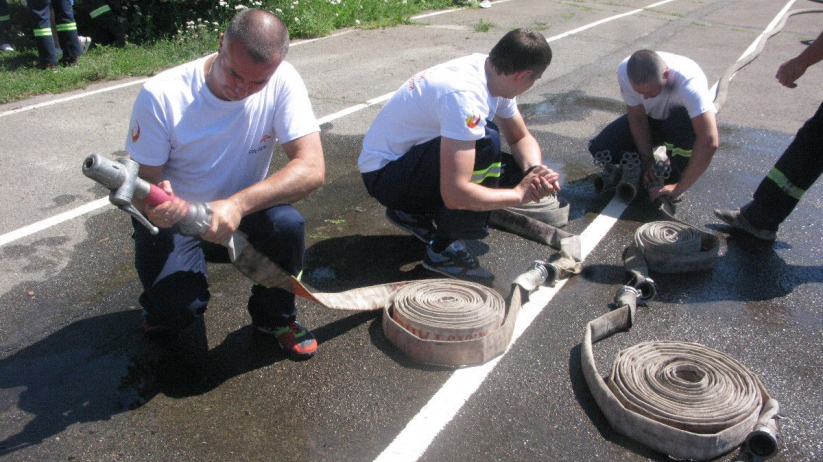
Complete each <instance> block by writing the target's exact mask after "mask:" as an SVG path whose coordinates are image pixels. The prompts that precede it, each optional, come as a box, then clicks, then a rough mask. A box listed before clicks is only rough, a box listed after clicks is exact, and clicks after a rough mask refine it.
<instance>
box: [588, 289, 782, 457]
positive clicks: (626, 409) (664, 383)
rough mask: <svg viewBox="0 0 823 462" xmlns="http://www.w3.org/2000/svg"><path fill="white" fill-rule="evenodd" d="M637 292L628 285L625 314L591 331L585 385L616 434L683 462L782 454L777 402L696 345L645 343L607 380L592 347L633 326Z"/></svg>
mask: <svg viewBox="0 0 823 462" xmlns="http://www.w3.org/2000/svg"><path fill="white" fill-rule="evenodd" d="M637 296H638V292H637V291H636V290H634V289H633V288H631V287H624V288H623V289H621V290H620V291H619V292H618V294H617V295H616V296H615V305H617V306H618V307H619V308H618V309H616V310H614V311H611V312H609V313H607V314H605V315H603V316H600V317H599V318H597V319H595V320H593V321H591V322H589V323H588V325H587V326H586V331H585V333H584V336H583V342H582V348H581V353H580V356H581V363H582V368H583V375H584V377H585V379H586V383H587V384H588V386H589V389H590V390H591V392H592V395H593V396H594V398H595V401H596V402H597V405H598V406H599V407H600V409H601V410H602V411H603V414H604V415H605V416H606V419H607V420H608V422H609V424H610V425H611V426H612V428H614V429H615V430H616V431H617V432H619V433H621V434H623V435H626V436H627V437H629V438H631V439H633V440H635V441H638V442H640V443H642V444H644V445H646V446H648V447H650V448H653V449H655V450H657V451H660V452H662V453H665V454H668V455H669V456H671V457H673V458H676V459H688V460H708V459H713V458H715V457H717V456H719V455H722V454H725V453H727V452H729V451H731V450H733V449H734V448H736V447H737V446H740V445H741V444H743V443H745V445H746V448H747V449H748V450H749V451H750V452H751V453H752V454H753V455H755V456H757V457H770V456H772V455H774V454H776V453H777V423H776V421H775V417H776V416H777V412H778V409H779V406H778V403H777V401H776V400H775V399H773V398H771V397H770V396H769V394H768V393H767V392H766V390H765V388H764V386H763V384H762V383H761V381H760V379H758V377H757V376H756V375H755V374H754V373H752V372H751V371H750V370H749V369H747V368H746V367H745V366H744V365H742V364H741V363H740V362H738V361H736V360H735V359H733V358H731V357H729V356H727V355H725V354H723V353H721V352H718V351H715V350H713V349H711V348H708V347H705V346H703V345H700V344H696V343H684V342H674V341H658V342H643V343H640V344H638V345H635V346H633V347H630V348H627V349H625V350H622V351H621V352H620V353H618V356H617V358H616V359H615V362H614V364H613V366H612V372H611V375H610V376H609V377H607V378H606V379H605V380H604V378H603V377H601V375H600V373H599V372H598V371H597V365H596V363H595V360H594V355H593V348H592V346H593V344H594V343H597V342H598V341H600V340H603V339H605V338H608V337H610V336H611V335H613V334H615V333H617V332H622V331H625V330H628V329H629V328H631V326H632V324H633V320H634V316H635V307H636V302H637Z"/></svg>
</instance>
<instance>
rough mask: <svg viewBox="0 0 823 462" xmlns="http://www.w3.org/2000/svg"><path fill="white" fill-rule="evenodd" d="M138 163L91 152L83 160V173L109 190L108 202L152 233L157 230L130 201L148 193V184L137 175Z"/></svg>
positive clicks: (155, 232)
mask: <svg viewBox="0 0 823 462" xmlns="http://www.w3.org/2000/svg"><path fill="white" fill-rule="evenodd" d="M139 169H140V165H139V164H138V163H137V162H135V161H133V160H131V159H125V158H124V159H120V161H118V162H115V161H113V160H111V159H107V158H105V157H103V156H101V155H99V154H92V155H90V156H88V157H86V159H85V160H84V161H83V175H86V176H87V177H88V178H91V179H92V180H94V181H96V182H98V183H100V184H101V185H103V186H104V187H105V188H106V189H108V190H109V191H110V193H109V202H111V203H112V204H114V205H116V206H117V208H119V209H120V210H123V211H124V212H126V213H128V214H129V215H131V216H133V217H134V219H135V220H137V221H138V222H140V224H141V225H143V226H145V227H146V228H148V229H149V231H150V232H151V233H152V234H157V233H158V232H159V230H158V229H157V227H156V226H154V225H153V224H152V223H151V222H150V221H149V220H148V219H147V218H146V217H145V216H143V214H142V213H140V212H138V211H137V209H136V208H134V205H133V204H132V203H131V201H132V199H133V198H135V197H136V198H138V199H142V198H144V197H146V196H147V195H148V194H149V191H150V185H149V183H147V182H146V181H145V180H142V179H140V178H139V177H138V176H137V172H138V171H139Z"/></svg>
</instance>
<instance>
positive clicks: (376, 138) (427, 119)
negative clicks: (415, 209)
mask: <svg viewBox="0 0 823 462" xmlns="http://www.w3.org/2000/svg"><path fill="white" fill-rule="evenodd" d="M486 58H487V55H484V54H473V55H471V56H466V57H463V58H458V59H455V60H452V61H449V62H446V63H443V64H441V65H438V66H435V67H432V68H430V69H427V70H425V71H423V72H420V73H418V74H415V75H414V76H413V77H412V78H410V79H409V80H408V81H406V82H405V83H404V84H403V85H402V86H401V87H400V88H399V89H398V90H397V91H396V92H395V93H394V95H392V97H391V99H389V101H388V102H387V103H386V104H385V105H384V106H383V108H382V109H381V110H380V112H379V113H378V114H377V117H376V118H375V120H374V121H373V122H372V124H371V127H369V130H368V132H367V133H366V136H365V138H364V140H363V150H362V151H361V152H360V158H359V159H358V167H359V169H360V172H362V173H366V172H372V171H375V170H379V169H381V168H383V167H384V166H386V164H388V163H389V162H392V161H394V160H396V159H398V158H400V157H401V156H403V155H404V154H406V153H407V152H408V151H409V150H410V149H411V148H412V147H413V146H416V145H419V144H423V143H425V142H427V141H430V140H432V139H434V138H437V137H438V136H444V137H447V138H452V139H455V140H460V141H475V140H479V139H480V138H482V137H483V135H484V134H485V127H486V120H489V119H493V118H494V117H495V116H499V117H502V118H511V117H513V116H514V115H515V114H517V113H518V110H517V103H516V101H515V99H514V98H512V99H508V98H503V97H493V96H492V95H491V94H490V93H489V87H488V82H487V80H486V71H485V63H486Z"/></svg>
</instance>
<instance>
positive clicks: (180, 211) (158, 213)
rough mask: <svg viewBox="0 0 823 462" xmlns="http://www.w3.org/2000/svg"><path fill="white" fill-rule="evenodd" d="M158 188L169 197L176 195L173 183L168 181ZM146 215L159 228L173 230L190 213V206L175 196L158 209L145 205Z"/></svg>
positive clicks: (159, 184) (160, 184) (161, 183)
mask: <svg viewBox="0 0 823 462" xmlns="http://www.w3.org/2000/svg"><path fill="white" fill-rule="evenodd" d="M157 186H159V187H160V189H162V190H163V191H165V192H166V193H167V194H169V195H173V194H174V191H173V190H172V188H171V183H169V182H168V181H166V180H164V181H161V182H160V183H158V184H157ZM144 213H145V214H146V217H147V218H148V219H149V221H151V222H152V223H154V224H155V225H156V226H157V227H158V228H171V227H172V226H174V225H175V224H176V223H177V222H178V221H180V220H181V219H182V218H183V217H185V216H186V214H187V213H189V204H188V202H186V201H184V200H183V199H180V198H179V197H177V196H174V199H172V200H170V201H167V202H163V203H162V204H160V205H158V206H157V207H151V206H149V205H145V208H144Z"/></svg>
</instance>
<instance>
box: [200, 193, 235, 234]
mask: <svg viewBox="0 0 823 462" xmlns="http://www.w3.org/2000/svg"><path fill="white" fill-rule="evenodd" d="M209 205H211V209H212V217H211V226H209V229H208V230H207V231H206V232H205V233H203V235H202V236H201V237H202V238H203V240H205V241H208V242H214V243H215V244H222V243H224V242H226V240H228V239H229V238H230V237H231V235H232V234H233V233H234V232H235V231H236V230H237V228H238V227H239V226H240V220H241V219H242V218H243V212H242V210H241V209H240V207H239V206H238V205H237V204H236V203H235V202H234V201H233V200H231V199H227V200H219V201H214V202H210V203H209Z"/></svg>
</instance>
